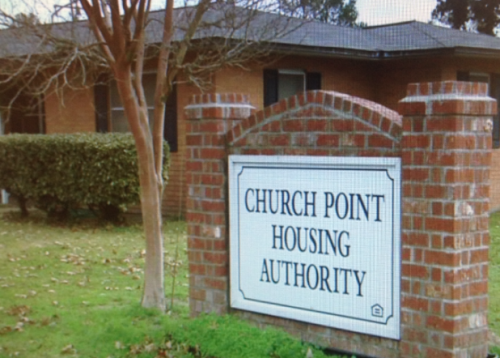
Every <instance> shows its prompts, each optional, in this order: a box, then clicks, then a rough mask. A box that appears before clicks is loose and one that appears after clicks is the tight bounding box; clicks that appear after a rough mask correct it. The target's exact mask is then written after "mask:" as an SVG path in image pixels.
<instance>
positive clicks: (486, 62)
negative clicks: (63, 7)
mask: <svg viewBox="0 0 500 358" xmlns="http://www.w3.org/2000/svg"><path fill="white" fill-rule="evenodd" d="M177 11H183V10H182V9H179V10H177ZM151 16H152V17H156V18H158V19H161V18H162V12H154V13H152V14H151ZM273 16H275V15H272V14H262V18H261V19H260V21H266V19H267V18H268V17H269V18H271V17H273ZM68 26H77V33H79V36H80V38H85V36H88V34H89V29H88V25H87V24H86V23H85V22H78V23H71V24H61V25H60V28H61V29H60V31H64V28H65V27H68ZM151 26H152V28H151V38H150V39H149V41H150V42H158V41H159V38H160V37H159V36H161V31H158V29H159V28H161V23H160V22H152V25H151ZM85 34H87V35H85ZM274 42H275V43H274V47H273V49H274V50H273V51H274V55H276V56H271V57H270V58H272V61H270V62H269V64H268V65H263V64H259V65H253V64H248V66H247V67H248V69H247V70H242V69H240V68H225V69H223V70H220V71H218V72H216V73H215V74H213V77H212V79H211V83H212V86H211V88H210V89H209V90H208V92H209V93H246V94H249V96H250V97H249V98H250V103H251V105H252V106H254V107H255V108H256V109H261V108H263V107H264V106H267V105H270V104H272V103H275V102H277V101H278V100H280V99H282V98H285V97H288V96H291V95H293V94H296V93H298V92H302V91H305V90H317V89H321V90H327V91H336V92H341V93H346V94H349V95H353V96H357V97H361V98H365V99H368V100H371V101H374V102H377V103H380V104H382V105H385V106H387V107H389V108H391V109H394V110H395V109H397V104H398V101H399V100H401V99H402V98H404V97H405V93H406V88H407V85H408V84H409V83H413V82H436V81H449V80H466V81H467V80H470V81H476V82H487V83H488V84H489V85H490V87H489V88H490V89H489V91H490V95H491V96H492V97H493V98H496V99H499V98H500V39H497V38H494V37H490V36H486V35H480V34H472V33H467V32H461V31H457V30H452V29H447V28H441V27H436V26H433V25H429V24H424V23H420V22H415V21H412V22H404V23H397V24H391V25H384V26H375V27H367V28H362V29H357V28H356V29H354V28H345V27H339V26H334V25H330V24H323V23H318V22H309V23H306V24H304V25H303V26H300V27H298V28H297V29H296V30H294V31H292V32H291V33H289V34H287V35H286V36H284V37H281V38H279V39H276V40H274ZM26 51H28V49H27V47H26V46H24V47H23V46H20V45H19V44H16V46H14V44H13V39H12V30H2V31H0V58H1V57H5V56H8V55H22V54H23V53H26ZM154 78H155V76H154V73H146V74H145V76H144V85H145V89H146V94H147V96H148V98H147V100H149V101H150V102H152V93H153V92H152V91H151V89H152V88H154ZM199 92H200V91H199V89H198V88H196V87H194V86H191V85H188V84H178V85H177V86H176V89H175V93H174V95H173V96H171V98H170V99H169V102H168V103H167V116H166V127H167V130H166V133H167V138H166V139H167V140H168V141H169V143H170V144H171V148H172V154H171V159H172V161H171V169H170V174H169V176H170V181H169V183H168V186H167V188H166V192H165V201H164V208H165V211H166V213H168V214H171V215H178V214H181V215H182V214H183V213H184V212H185V202H186V200H185V198H186V194H187V187H186V184H185V165H184V163H185V151H186V136H185V131H186V117H185V114H184V108H185V107H186V105H188V101H189V98H190V97H191V95H193V94H197V93H199ZM148 94H149V95H148ZM34 108H35V109H34V110H30V111H29V112H27V113H22V112H18V113H13V115H12V120H11V121H10V122H9V123H8V124H7V125H6V126H5V128H4V132H5V133H14V132H29V133H69V132H95V131H99V132H112V131H126V130H127V124H126V120H125V118H124V116H123V108H122V105H121V103H120V100H119V98H118V96H117V90H116V88H115V86H114V85H113V83H110V84H109V86H108V85H96V86H91V87H88V88H85V89H80V90H78V89H75V90H69V89H64V91H58V92H53V93H51V94H48V95H46V96H45V97H44V98H42V99H40V101H39V103H38V105H37V106H35V107H34ZM498 121H499V117H498V116H497V117H496V120H495V121H494V122H495V125H494V130H493V147H494V148H495V149H494V150H493V166H492V171H491V183H492V187H491V209H496V208H500V165H495V163H500V149H498V148H499V147H500V126H499V125H498Z"/></svg>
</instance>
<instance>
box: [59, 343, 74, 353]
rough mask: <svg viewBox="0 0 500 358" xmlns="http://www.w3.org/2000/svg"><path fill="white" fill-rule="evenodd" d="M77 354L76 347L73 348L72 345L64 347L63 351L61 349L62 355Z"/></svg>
mask: <svg viewBox="0 0 500 358" xmlns="http://www.w3.org/2000/svg"><path fill="white" fill-rule="evenodd" d="M75 353H76V349H75V347H73V345H72V344H68V345H67V346H66V347H63V349H61V354H75Z"/></svg>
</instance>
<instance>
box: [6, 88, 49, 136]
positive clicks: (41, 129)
mask: <svg viewBox="0 0 500 358" xmlns="http://www.w3.org/2000/svg"><path fill="white" fill-rule="evenodd" d="M10 118H11V120H10V121H9V123H8V125H7V126H6V128H5V131H6V132H9V133H29V134H43V133H45V105H44V98H43V97H31V96H21V97H20V99H18V100H17V101H16V103H15V104H14V106H13V108H12V110H11V114H10Z"/></svg>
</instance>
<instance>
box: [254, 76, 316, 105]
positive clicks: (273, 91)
mask: <svg viewBox="0 0 500 358" xmlns="http://www.w3.org/2000/svg"><path fill="white" fill-rule="evenodd" d="M319 89H321V73H316V72H305V71H301V70H285V69H280V70H276V69H265V70H264V106H265V107H267V106H270V105H271V104H273V103H276V102H278V101H279V100H282V99H284V98H288V97H290V96H293V95H295V94H297V93H301V92H304V91H311V90H319Z"/></svg>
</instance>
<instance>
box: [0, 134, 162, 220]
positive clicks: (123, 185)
mask: <svg viewBox="0 0 500 358" xmlns="http://www.w3.org/2000/svg"><path fill="white" fill-rule="evenodd" d="M168 159H169V150H168V145H167V144H166V143H165V161H164V177H165V178H166V176H167V170H168V162H169V160H168ZM0 188H4V189H6V190H7V191H8V192H9V193H11V194H12V195H13V196H14V197H16V198H17V199H18V202H19V204H20V207H21V211H23V212H24V213H26V207H25V205H26V201H31V202H33V203H34V204H35V206H36V207H38V208H40V209H42V210H44V211H46V212H47V213H48V214H49V215H51V216H57V217H60V218H64V217H66V216H67V215H68V214H69V213H70V211H71V210H72V209H75V208H77V207H79V206H81V205H85V206H88V207H89V208H90V209H91V210H94V211H96V212H98V213H99V215H100V216H101V217H103V218H106V219H116V218H117V216H118V215H119V213H120V212H121V211H122V209H123V208H125V207H126V206H127V205H130V204H135V203H138V202H139V178H138V170H137V151H136V149H135V144H134V140H133V138H132V135H130V134H124V133H112V134H111V133H110V134H100V133H89V134H51V135H28V134H12V135H7V136H3V137H0ZM23 206H24V207H23Z"/></svg>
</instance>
